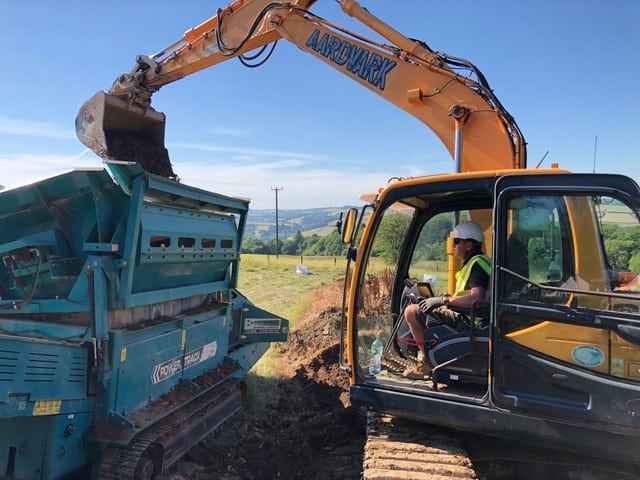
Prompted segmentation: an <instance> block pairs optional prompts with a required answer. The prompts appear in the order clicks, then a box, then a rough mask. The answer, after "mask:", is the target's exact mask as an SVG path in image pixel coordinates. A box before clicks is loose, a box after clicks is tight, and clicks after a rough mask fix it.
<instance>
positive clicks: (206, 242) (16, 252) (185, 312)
mask: <svg viewBox="0 0 640 480" xmlns="http://www.w3.org/2000/svg"><path fill="white" fill-rule="evenodd" d="M248 206H249V202H248V200H246V199H239V198H233V197H227V196H223V195H218V194H215V193H211V192H208V191H204V190H201V189H198V188H194V187H189V186H186V185H183V184H181V183H179V182H177V181H174V180H169V179H167V178H163V177H161V176H158V175H153V174H149V173H147V172H145V171H144V170H143V169H142V168H141V167H140V166H139V165H138V164H135V163H127V162H112V163H107V167H106V169H87V170H74V171H70V172H68V173H64V174H61V175H59V176H55V177H51V178H48V179H46V180H43V181H39V182H37V183H33V184H30V185H28V186H25V187H22V188H18V189H15V190H9V191H6V192H2V193H0V258H1V262H0V432H1V433H0V478H2V479H17V480H33V479H38V480H45V479H46V480H48V479H60V478H68V477H76V478H96V479H127V478H131V479H152V478H155V477H157V476H159V475H161V474H162V473H163V472H165V471H166V469H167V468H168V467H169V466H170V465H171V464H173V463H174V462H175V461H176V460H177V459H178V458H180V456H181V455H182V454H184V453H185V452H186V451H187V450H188V449H189V448H190V447H192V446H193V445H194V444H195V443H197V442H198V441H199V440H201V439H202V438H204V437H205V436H206V435H208V434H210V433H211V432H213V431H214V430H215V429H217V428H218V427H219V426H220V425H221V424H222V423H223V422H224V421H225V420H226V419H228V418H229V417H230V416H231V415H233V414H234V413H235V412H237V411H238V410H239V409H240V408H241V406H242V403H243V397H244V395H243V392H244V377H245V376H246V373H247V371H248V370H249V369H250V368H251V367H252V365H254V364H255V362H256V361H257V360H258V359H259V358H260V357H261V355H262V354H263V353H264V352H265V351H266V349H267V348H268V346H269V342H274V341H284V340H286V338H287V331H288V322H287V321H286V320H284V319H282V318H279V317H278V316H275V315H273V314H270V313H268V312H265V311H263V310H261V309H259V308H257V307H256V306H254V305H253V304H252V303H251V302H250V301H249V300H248V299H247V298H245V297H244V296H243V295H242V294H241V293H240V292H238V290H237V283H238V267H239V262H240V246H241V241H242V234H243V230H244V226H245V222H246V218H247V212H248Z"/></svg>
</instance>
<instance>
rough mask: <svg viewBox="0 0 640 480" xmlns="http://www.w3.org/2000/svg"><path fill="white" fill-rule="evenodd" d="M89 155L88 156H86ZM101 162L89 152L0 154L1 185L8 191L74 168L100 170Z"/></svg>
mask: <svg viewBox="0 0 640 480" xmlns="http://www.w3.org/2000/svg"><path fill="white" fill-rule="evenodd" d="M88 154H89V155H88ZM101 167H103V164H102V160H100V159H99V158H98V157H96V156H95V155H93V154H92V153H91V152H90V151H89V150H83V151H82V152H80V153H79V154H77V155H73V156H69V155H55V154H54V155H34V154H28V153H22V154H14V155H7V154H0V168H2V171H3V174H2V182H1V183H2V185H3V186H4V187H5V188H7V189H9V188H15V187H21V186H23V185H27V184H29V183H32V182H36V181H39V180H43V179H45V178H48V177H51V176H53V175H59V174H61V173H64V172H68V171H70V170H73V169H74V168H101Z"/></svg>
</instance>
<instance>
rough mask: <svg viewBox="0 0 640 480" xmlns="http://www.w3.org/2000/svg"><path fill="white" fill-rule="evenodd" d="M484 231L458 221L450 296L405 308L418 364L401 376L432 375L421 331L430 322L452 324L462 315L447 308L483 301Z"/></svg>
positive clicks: (487, 266)
mask: <svg viewBox="0 0 640 480" xmlns="http://www.w3.org/2000/svg"><path fill="white" fill-rule="evenodd" d="M483 243H484V232H483V231H482V228H481V227H480V225H478V224H477V223H475V222H461V223H459V224H458V225H457V226H456V227H455V228H454V229H453V255H454V257H458V258H460V259H462V262H463V263H462V267H461V268H460V270H459V271H458V272H457V273H456V285H455V291H454V293H453V295H451V296H448V295H442V296H438V297H430V298H425V299H422V300H421V301H420V302H419V303H412V304H411V305H409V306H407V307H406V308H405V311H404V316H405V319H406V321H407V325H408V327H409V330H410V331H411V335H412V336H413V339H414V340H415V342H416V345H417V347H418V364H417V365H416V366H413V367H409V368H407V369H406V370H405V371H404V373H403V376H404V377H405V378H410V379H413V380H424V379H427V378H429V375H430V374H431V366H430V365H429V362H428V361H427V356H426V352H425V347H424V329H425V328H426V327H428V326H429V324H430V323H432V322H442V323H445V324H447V325H451V326H453V325H455V324H456V323H458V322H460V321H461V320H463V318H464V317H463V315H462V314H461V313H458V312H456V311H454V310H451V309H449V308H448V307H449V306H453V307H457V308H462V309H469V308H471V305H472V303H473V302H474V301H476V300H484V298H485V294H486V292H487V288H488V285H489V279H490V276H491V259H490V258H489V257H488V256H487V255H485V254H484V253H483V251H482V245H483Z"/></svg>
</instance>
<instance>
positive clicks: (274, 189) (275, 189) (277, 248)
mask: <svg viewBox="0 0 640 480" xmlns="http://www.w3.org/2000/svg"><path fill="white" fill-rule="evenodd" d="M271 190H273V191H274V192H276V258H278V254H279V253H280V248H279V245H280V237H279V235H278V223H279V221H278V192H279V191H280V190H284V187H280V188H278V187H271Z"/></svg>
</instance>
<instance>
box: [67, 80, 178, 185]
mask: <svg viewBox="0 0 640 480" xmlns="http://www.w3.org/2000/svg"><path fill="white" fill-rule="evenodd" d="M164 129H165V116H164V114H163V113H160V112H157V111H156V110H154V109H153V108H151V107H148V108H142V107H140V106H138V105H133V104H129V102H127V101H126V100H125V99H123V98H120V97H116V96H114V95H110V94H107V93H104V92H98V93H97V94H95V95H94V96H93V97H91V98H90V99H89V100H87V101H86V102H85V103H84V105H82V107H81V108H80V111H79V112H78V115H77V117H76V135H77V136H78V138H79V139H80V141H81V142H82V143H84V144H85V145H86V146H87V147H89V148H90V149H91V150H93V151H94V152H95V153H96V154H97V155H98V156H100V157H102V158H103V159H105V160H116V161H121V162H135V163H139V164H140V166H141V167H142V168H143V169H144V170H146V171H147V172H149V173H153V174H155V175H160V176H163V177H166V178H176V175H175V174H174V172H173V168H172V167H171V162H170V161H169V154H168V152H167V149H166V148H165V147H164Z"/></svg>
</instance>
